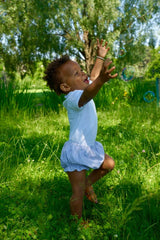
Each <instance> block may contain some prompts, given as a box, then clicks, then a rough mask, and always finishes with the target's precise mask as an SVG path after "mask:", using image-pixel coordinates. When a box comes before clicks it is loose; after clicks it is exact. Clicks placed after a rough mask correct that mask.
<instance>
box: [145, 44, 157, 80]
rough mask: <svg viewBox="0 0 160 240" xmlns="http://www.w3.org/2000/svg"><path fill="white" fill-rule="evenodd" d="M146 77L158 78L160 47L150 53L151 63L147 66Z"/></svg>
mask: <svg viewBox="0 0 160 240" xmlns="http://www.w3.org/2000/svg"><path fill="white" fill-rule="evenodd" d="M146 77H148V78H150V79H156V78H160V47H159V48H157V49H156V50H152V52H151V62H150V63H149V65H148V69H147V72H146Z"/></svg>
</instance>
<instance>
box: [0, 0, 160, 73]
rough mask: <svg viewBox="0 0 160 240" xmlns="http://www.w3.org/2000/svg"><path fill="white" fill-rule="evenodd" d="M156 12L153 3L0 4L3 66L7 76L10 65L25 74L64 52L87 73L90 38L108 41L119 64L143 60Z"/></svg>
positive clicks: (70, 0)
mask: <svg viewBox="0 0 160 240" xmlns="http://www.w3.org/2000/svg"><path fill="white" fill-rule="evenodd" d="M159 8H160V6H159V3H158V1H157V0H152V1H151V0H143V1H142V0H134V1H133V0H121V1H119V0H63V1H59V0H43V1H42V0H39V1H38V0H28V1H25V0H21V1H18V0H12V4H11V3H10V1H9V0H5V1H4V2H3V3H1V6H0V9H1V12H2V14H1V18H0V22H1V23H2V24H3V27H2V29H1V30H0V32H1V34H2V33H4V34H5V35H3V34H2V35H1V46H0V47H1V48H2V55H3V59H4V61H5V66H6V68H7V69H8V71H9V70H10V71H13V69H16V68H17V67H15V63H16V66H18V67H19V69H21V70H22V69H23V71H21V72H24V74H25V71H29V70H30V71H31V72H34V69H35V64H34V63H35V61H37V60H42V61H43V62H44V63H45V62H46V60H47V59H52V58H53V54H54V55H55V56H58V55H60V54H62V53H64V54H65V53H68V54H70V55H72V56H74V57H76V59H77V60H78V61H79V62H81V61H83V62H84V61H85V62H86V70H87V72H88V73H89V72H90V70H91V68H92V65H93V62H94V57H95V56H96V51H95V39H96V38H104V39H107V40H108V42H109V46H110V47H111V52H114V56H115V57H117V59H118V60H117V63H118V64H119V65H122V64H126V63H131V64H133V63H134V62H136V61H139V60H140V58H142V57H143V54H144V49H145V47H144V43H145V40H146V37H148V36H147V31H146V29H148V28H149V23H150V22H149V20H150V19H152V17H153V16H154V17H155V16H157V15H156V13H157V12H158V11H159ZM155 19H156V18H155ZM4 36H5V39H6V42H5V44H4V41H2V39H3V38H4ZM2 42H3V43H2ZM121 48H123V49H125V50H124V51H125V52H126V54H125V56H124V57H123V58H122V57H121V56H120V57H118V56H119V50H120V49H121ZM116 49H119V50H117V51H116ZM112 56H113V54H112ZM12 63H14V64H12ZM24 70H25V71H24ZM22 75H23V74H22Z"/></svg>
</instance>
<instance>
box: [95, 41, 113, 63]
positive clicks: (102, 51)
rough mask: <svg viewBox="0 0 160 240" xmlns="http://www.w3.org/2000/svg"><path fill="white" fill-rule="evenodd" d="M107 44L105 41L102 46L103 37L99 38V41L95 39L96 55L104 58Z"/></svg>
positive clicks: (107, 49)
mask: <svg viewBox="0 0 160 240" xmlns="http://www.w3.org/2000/svg"><path fill="white" fill-rule="evenodd" d="M107 44H108V42H105V43H104V46H103V39H101V41H99V39H97V55H98V56H100V57H102V58H104V57H105V56H106V54H107V53H108V51H109V49H110V48H109V47H108V48H106V47H107Z"/></svg>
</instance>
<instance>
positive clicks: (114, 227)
mask: <svg viewBox="0 0 160 240" xmlns="http://www.w3.org/2000/svg"><path fill="white" fill-rule="evenodd" d="M147 90H152V91H155V86H154V84H153V83H152V82H142V83H140V82H139V81H137V82H131V83H129V84H124V83H123V82H120V83H119V84H118V82H116V84H114V83H113V82H111V83H109V84H108V85H106V86H105V87H104V88H103V89H102V90H101V92H100V93H99V94H98V96H97V97H96V99H95V102H96V105H97V107H98V111H97V112H98V119H99V122H98V135H97V140H98V141H100V142H101V143H102V144H103V146H104V149H105V151H106V153H108V154H109V155H111V156H112V157H113V158H114V159H115V163H116V166H115V169H114V170H113V171H112V172H111V173H110V174H108V175H107V176H105V177H104V178H103V179H101V180H100V181H99V182H97V183H96V184H95V186H94V188H95V192H96V193H97V196H98V199H99V202H100V204H98V205H93V204H92V203H90V202H88V201H87V200H86V199H84V209H83V218H84V219H89V220H90V227H89V228H88V229H81V228H80V227H79V226H77V225H76V224H75V223H74V222H73V221H72V218H71V217H70V209H69V199H70V195H71V187H70V184H69V181H68V178H67V175H66V174H65V173H64V172H63V170H62V168H61V166H60V160H59V158H60V153H61V149H62V146H63V144H64V143H65V141H66V140H68V136H69V123H68V119H67V114H66V111H65V110H64V109H63V107H62V106H61V102H62V100H63V98H60V99H59V98H58V97H57V96H56V95H55V94H53V93H49V92H45V93H39V92H38V93H32V92H29V93H24V92H23V93H19V94H18V93H15V91H13V93H12V91H11V90H9V91H10V94H8V92H7V89H5V91H6V92H5V93H4V91H2V92H3V94H8V99H7V100H6V101H5V97H4V98H3V103H2V102H1V105H0V106H1V110H0V126H1V128H0V169H1V171H0V239H4V240H10V239H15V240H22V239H29V240H30V239H39V240H57V239H62V240H63V239H68V240H70V239H71V240H75V239H78V240H81V239H82V240H84V239H85V240H90V239H98V240H101V239H102V240H110V239H113V240H114V239H120V240H122V239H123V240H127V239H128V240H135V239H138V240H144V239H145V240H158V239H159V236H160V228H159V226H160V208H159V205H160V179H159V176H160V144H159V143H160V134H159V133H160V108H158V107H157V105H156V99H155V100H154V101H153V102H152V103H145V102H144V101H143V93H144V92H145V91H147ZM126 92H127V93H126ZM11 93H12V94H11ZM10 96H12V97H10Z"/></svg>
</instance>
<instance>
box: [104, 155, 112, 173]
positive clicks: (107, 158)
mask: <svg viewBox="0 0 160 240" xmlns="http://www.w3.org/2000/svg"><path fill="white" fill-rule="evenodd" d="M114 166H115V162H114V160H113V159H112V158H111V157H110V156H108V155H107V154H105V159H104V162H103V164H102V167H101V168H102V169H103V170H108V171H112V170H113V169H114Z"/></svg>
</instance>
